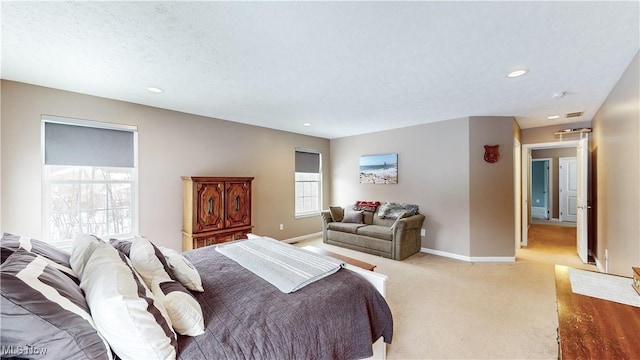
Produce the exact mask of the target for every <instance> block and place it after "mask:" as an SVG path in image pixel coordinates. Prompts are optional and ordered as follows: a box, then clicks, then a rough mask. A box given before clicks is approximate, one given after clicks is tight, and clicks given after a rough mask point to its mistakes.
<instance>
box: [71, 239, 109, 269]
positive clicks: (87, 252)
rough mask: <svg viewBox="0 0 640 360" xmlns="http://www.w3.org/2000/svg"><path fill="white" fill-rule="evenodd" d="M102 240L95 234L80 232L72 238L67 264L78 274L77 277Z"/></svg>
mask: <svg viewBox="0 0 640 360" xmlns="http://www.w3.org/2000/svg"><path fill="white" fill-rule="evenodd" d="M101 242H102V240H100V239H99V238H98V237H96V236H95V235H88V234H80V235H78V236H76V237H75V239H73V245H72V247H71V256H70V257H69V264H70V265H71V268H72V269H73V271H74V272H75V273H76V274H77V275H78V278H80V279H81V278H82V273H83V272H84V267H85V265H86V264H87V261H89V258H90V257H91V254H93V251H94V250H95V249H96V248H97V247H98V246H99V244H100V243H101Z"/></svg>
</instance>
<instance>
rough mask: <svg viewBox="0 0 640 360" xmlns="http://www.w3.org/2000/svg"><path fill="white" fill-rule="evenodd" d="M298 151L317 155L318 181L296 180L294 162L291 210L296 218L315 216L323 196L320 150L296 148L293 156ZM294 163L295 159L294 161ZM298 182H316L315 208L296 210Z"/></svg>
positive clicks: (319, 210) (320, 206)
mask: <svg viewBox="0 0 640 360" xmlns="http://www.w3.org/2000/svg"><path fill="white" fill-rule="evenodd" d="M298 152H305V153H310V154H317V155H318V173H317V174H318V181H298V180H297V174H299V173H298V172H297V171H295V170H296V169H295V164H294V172H293V183H294V185H293V201H294V204H293V211H294V215H295V218H296V219H301V218H306V217H312V216H317V215H320V213H321V211H322V204H323V196H322V187H323V185H322V184H323V181H322V180H323V174H322V152H321V151H320V150H316V149H306V148H296V149H295V152H294V156H295V154H296V153H298ZM294 163H295V161H294ZM300 174H315V173H300ZM300 182H312V183H317V184H318V203H317V206H318V208H317V210H310V211H300V212H298V209H297V206H296V203H297V201H298V198H299V196H298V190H297V187H298V186H297V185H298V183H300Z"/></svg>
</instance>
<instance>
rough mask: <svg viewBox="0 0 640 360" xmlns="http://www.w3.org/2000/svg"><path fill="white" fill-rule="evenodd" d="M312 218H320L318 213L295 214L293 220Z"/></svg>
mask: <svg viewBox="0 0 640 360" xmlns="http://www.w3.org/2000/svg"><path fill="white" fill-rule="evenodd" d="M314 216H320V211H314V212H310V213H300V214H296V216H295V218H296V219H304V218H310V217H314Z"/></svg>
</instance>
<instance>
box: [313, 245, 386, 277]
mask: <svg viewBox="0 0 640 360" xmlns="http://www.w3.org/2000/svg"><path fill="white" fill-rule="evenodd" d="M302 249H305V250H308V251H311V252H314V253H316V254H320V255H325V256H330V257H334V258H336V259H340V260H342V261H344V262H346V263H347V264H351V265H353V266H357V267H359V268H363V269H365V270H369V271H373V269H375V267H376V266H375V265H373V264H369V263H367V262H364V261H360V260H356V259H353V258H350V257H347V256H344V255H340V254H336V253H333V252H331V251H327V250H324V249H320V248H317V247H315V246H311V245H307V246H303V247H302Z"/></svg>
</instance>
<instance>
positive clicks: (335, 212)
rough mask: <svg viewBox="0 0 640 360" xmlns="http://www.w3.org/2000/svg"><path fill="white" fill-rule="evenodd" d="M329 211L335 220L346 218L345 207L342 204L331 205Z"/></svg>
mask: <svg viewBox="0 0 640 360" xmlns="http://www.w3.org/2000/svg"><path fill="white" fill-rule="evenodd" d="M329 212H330V213H331V218H332V219H333V221H342V219H343V218H344V209H343V208H341V207H340V206H329Z"/></svg>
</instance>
